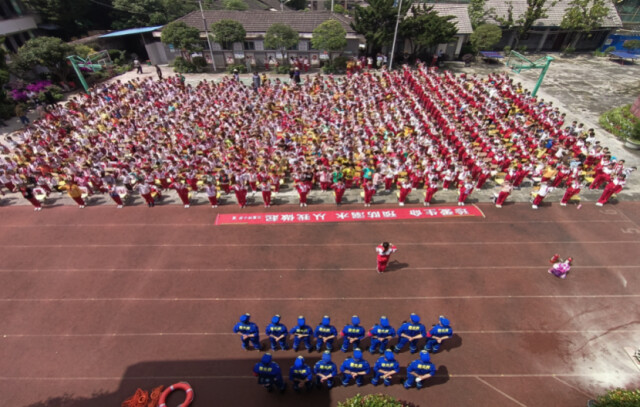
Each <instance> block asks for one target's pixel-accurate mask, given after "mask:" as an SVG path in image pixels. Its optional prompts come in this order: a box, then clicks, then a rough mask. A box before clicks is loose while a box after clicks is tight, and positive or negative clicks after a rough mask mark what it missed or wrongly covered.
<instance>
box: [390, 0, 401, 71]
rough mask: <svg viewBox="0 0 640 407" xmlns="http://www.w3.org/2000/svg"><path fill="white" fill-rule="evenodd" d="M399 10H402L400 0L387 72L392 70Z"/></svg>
mask: <svg viewBox="0 0 640 407" xmlns="http://www.w3.org/2000/svg"><path fill="white" fill-rule="evenodd" d="M400 10H402V0H400V4H398V17H397V18H396V30H395V31H394V32H393V44H391V55H390V56H389V71H391V69H393V55H394V54H395V52H396V40H397V38H398V24H400Z"/></svg>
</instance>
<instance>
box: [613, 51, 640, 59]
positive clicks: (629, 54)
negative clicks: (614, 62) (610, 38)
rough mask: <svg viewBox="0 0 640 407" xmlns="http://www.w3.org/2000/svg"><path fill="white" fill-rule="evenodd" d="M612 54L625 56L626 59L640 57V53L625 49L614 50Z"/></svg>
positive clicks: (619, 56) (620, 56)
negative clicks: (632, 52) (625, 50)
mask: <svg viewBox="0 0 640 407" xmlns="http://www.w3.org/2000/svg"><path fill="white" fill-rule="evenodd" d="M611 55H615V56H617V57H618V58H624V59H638V58H640V55H638V54H631V53H629V52H624V51H614V52H612V53H611Z"/></svg>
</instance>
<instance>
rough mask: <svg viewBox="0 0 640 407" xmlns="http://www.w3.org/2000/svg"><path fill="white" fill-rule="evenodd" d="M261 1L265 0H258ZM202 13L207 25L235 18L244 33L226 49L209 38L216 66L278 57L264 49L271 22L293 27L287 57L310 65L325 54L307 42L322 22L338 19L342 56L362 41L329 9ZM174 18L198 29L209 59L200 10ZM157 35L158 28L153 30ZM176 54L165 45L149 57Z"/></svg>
mask: <svg viewBox="0 0 640 407" xmlns="http://www.w3.org/2000/svg"><path fill="white" fill-rule="evenodd" d="M261 1H265V0H261ZM204 17H205V19H206V21H207V25H208V27H209V29H210V27H211V24H214V23H216V22H218V21H220V20H233V21H237V22H239V23H240V24H242V26H243V27H244V29H245V31H246V32H247V36H246V38H245V40H244V42H237V43H234V44H233V45H232V46H231V47H230V48H229V49H224V48H223V45H221V44H218V43H215V42H213V43H212V46H211V49H212V51H213V54H214V59H215V62H216V67H218V68H220V67H224V66H226V65H228V64H232V63H242V64H249V65H250V66H257V67H262V66H263V65H264V64H265V62H266V61H268V60H269V59H272V60H273V61H276V60H277V59H282V58H283V57H284V56H283V55H281V54H280V52H277V51H276V50H270V49H265V45H264V37H265V34H266V32H267V30H268V29H269V27H271V26H272V25H273V24H276V23H281V24H286V25H288V26H290V27H291V28H293V29H294V30H296V31H297V32H298V33H299V35H300V41H299V42H298V45H297V46H295V47H293V48H292V49H289V50H287V57H298V58H308V59H309V60H310V62H311V64H312V66H313V65H316V66H317V65H319V63H320V60H321V59H323V58H325V57H327V54H326V53H324V52H323V51H324V50H314V49H313V47H312V44H311V37H312V34H313V30H314V29H315V28H316V27H318V26H319V25H320V24H322V23H323V22H325V21H327V20H329V19H334V20H337V21H338V22H340V24H341V25H342V26H343V27H344V29H345V30H346V32H347V35H346V39H347V47H346V48H345V49H344V50H343V51H342V52H339V53H335V54H334V56H335V55H339V54H343V55H346V56H357V55H358V52H359V49H360V45H361V44H364V42H365V40H364V37H363V36H361V35H360V34H358V33H356V32H355V31H354V30H353V28H351V24H350V23H351V18H350V17H347V16H343V15H340V14H337V13H331V12H329V11H292V10H286V11H264V10H247V11H231V10H205V11H204ZM177 21H182V22H184V23H186V24H187V25H189V26H192V27H195V28H197V29H199V30H200V36H201V37H202V40H203V48H204V49H205V51H204V52H203V56H204V57H205V58H206V59H207V60H208V61H209V62H210V54H209V51H208V44H207V42H206V34H205V31H204V26H203V21H202V14H201V13H200V11H194V12H192V13H190V14H187V15H186V16H184V17H181V18H179V19H178V20H177ZM154 36H155V37H157V38H159V37H160V31H158V32H156V33H154ZM177 56H179V52H178V51H177V50H175V49H174V48H173V47H169V46H168V47H165V49H164V55H162V50H160V52H158V53H157V55H155V56H154V57H155V58H152V61H153V60H155V61H158V62H159V63H166V62H169V61H172V60H173V59H174V58H175V57H177Z"/></svg>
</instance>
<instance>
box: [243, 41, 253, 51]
mask: <svg viewBox="0 0 640 407" xmlns="http://www.w3.org/2000/svg"><path fill="white" fill-rule="evenodd" d="M244 49H245V50H246V51H254V50H255V49H256V43H255V42H254V41H245V42H244Z"/></svg>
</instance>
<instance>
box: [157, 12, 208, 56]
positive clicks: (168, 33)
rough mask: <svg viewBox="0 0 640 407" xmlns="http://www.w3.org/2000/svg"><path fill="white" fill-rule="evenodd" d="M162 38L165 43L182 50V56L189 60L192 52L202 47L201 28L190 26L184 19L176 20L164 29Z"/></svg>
mask: <svg viewBox="0 0 640 407" xmlns="http://www.w3.org/2000/svg"><path fill="white" fill-rule="evenodd" d="M160 40H161V41H162V42H163V43H164V44H172V45H173V46H174V47H176V48H178V49H179V50H180V53H181V54H182V56H183V57H184V58H186V59H188V60H189V61H190V60H191V53H193V52H194V51H199V50H201V49H202V46H201V44H200V30H198V29H197V28H195V27H190V26H188V25H187V24H186V23H183V22H182V21H174V22H172V23H169V24H167V26H166V27H164V28H163V29H162V35H161V37H160Z"/></svg>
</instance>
